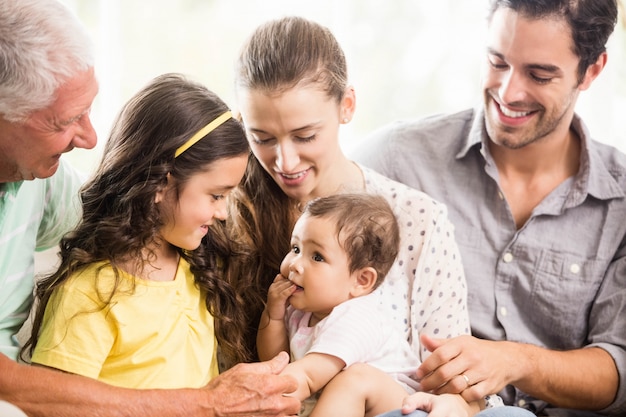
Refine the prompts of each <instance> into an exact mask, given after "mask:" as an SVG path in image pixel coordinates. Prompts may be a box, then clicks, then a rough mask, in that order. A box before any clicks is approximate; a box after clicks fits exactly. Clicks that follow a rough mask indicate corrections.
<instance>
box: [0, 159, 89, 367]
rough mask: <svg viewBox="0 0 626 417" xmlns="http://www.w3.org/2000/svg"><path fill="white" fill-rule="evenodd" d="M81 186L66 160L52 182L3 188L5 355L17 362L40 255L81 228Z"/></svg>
mask: <svg viewBox="0 0 626 417" xmlns="http://www.w3.org/2000/svg"><path fill="white" fill-rule="evenodd" d="M81 184H82V177H81V176H80V175H79V174H78V173H77V172H76V171H75V170H73V169H72V168H71V167H70V166H69V165H68V164H67V163H65V162H63V160H61V163H60V164H59V169H58V170H57V172H56V173H55V174H54V175H53V176H52V177H50V178H46V179H36V180H34V181H20V182H12V183H4V184H0V353H4V354H5V355H7V356H9V357H11V358H13V359H15V358H17V353H18V346H17V342H16V340H15V334H16V333H17V331H18V330H19V329H20V327H21V326H22V324H23V323H24V321H25V320H26V318H27V316H28V313H29V311H30V307H31V304H32V301H33V297H32V294H33V285H34V268H35V251H43V250H46V249H50V248H52V247H54V246H56V245H57V244H58V243H59V240H60V239H61V237H62V236H63V234H64V233H65V232H67V231H68V230H70V229H71V228H72V227H74V226H75V225H76V223H77V221H78V215H79V212H80V205H79V199H78V189H79V187H80V185H81Z"/></svg>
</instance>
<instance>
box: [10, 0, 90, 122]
mask: <svg viewBox="0 0 626 417" xmlns="http://www.w3.org/2000/svg"><path fill="white" fill-rule="evenodd" d="M93 66H94V52H93V45H92V43H91V39H90V37H89V34H88V33H87V30H86V29H85V27H84V26H83V25H82V23H81V22H80V21H79V20H78V18H77V17H76V16H75V15H74V14H73V13H72V12H71V11H70V10H69V9H68V8H67V7H65V6H64V5H63V4H62V3H60V2H59V1H57V0H0V115H2V117H3V118H4V119H5V120H7V121H9V122H22V121H24V120H25V119H26V118H27V117H28V116H29V115H30V114H31V113H33V112H35V111H37V110H40V109H43V108H45V107H47V106H49V105H50V104H51V103H52V102H53V101H54V99H55V96H54V94H55V91H56V90H57V88H59V86H60V85H62V84H63V83H64V82H65V81H67V80H68V79H70V78H72V77H74V76H75V75H77V74H79V73H80V72H84V71H87V70H88V69H89V68H91V67H93Z"/></svg>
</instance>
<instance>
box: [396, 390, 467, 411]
mask: <svg viewBox="0 0 626 417" xmlns="http://www.w3.org/2000/svg"><path fill="white" fill-rule="evenodd" d="M415 410H423V411H426V412H427V413H428V417H469V416H471V415H473V414H474V412H473V411H472V410H471V409H470V407H469V405H468V404H467V403H466V402H465V400H463V398H461V397H459V396H458V395H452V394H441V395H433V394H428V393H426V392H416V393H415V394H413V395H410V396H408V397H406V398H405V399H404V401H402V414H409V413H411V412H412V411H415Z"/></svg>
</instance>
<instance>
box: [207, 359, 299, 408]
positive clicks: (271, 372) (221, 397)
mask: <svg viewBox="0 0 626 417" xmlns="http://www.w3.org/2000/svg"><path fill="white" fill-rule="evenodd" d="M288 363H289V355H287V354H286V353H285V352H281V353H280V354H279V355H277V356H276V357H274V358H273V359H272V360H270V361H267V362H260V363H247V364H238V365H236V366H234V367H233V368H231V369H229V370H228V371H226V372H224V373H223V374H221V375H219V376H218V377H216V378H214V379H212V380H211V382H209V384H208V385H207V386H206V387H205V389H206V390H208V392H210V395H211V399H212V400H211V402H212V403H213V409H214V415H215V416H224V417H234V416H250V417H253V416H263V417H265V416H271V417H284V416H295V415H297V413H298V412H299V411H300V401H298V400H297V399H296V398H294V397H290V396H286V395H285V394H290V393H292V392H294V391H295V390H296V388H297V387H298V383H297V382H296V380H295V379H294V378H293V377H290V376H279V375H278V374H279V373H280V372H281V371H282V370H283V369H284V368H285V366H287V364H288Z"/></svg>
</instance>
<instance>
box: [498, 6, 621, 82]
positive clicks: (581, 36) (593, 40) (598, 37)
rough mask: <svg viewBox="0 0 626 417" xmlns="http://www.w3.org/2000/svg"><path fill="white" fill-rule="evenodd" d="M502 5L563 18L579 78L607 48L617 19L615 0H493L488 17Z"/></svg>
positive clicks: (532, 14)
mask: <svg viewBox="0 0 626 417" xmlns="http://www.w3.org/2000/svg"><path fill="white" fill-rule="evenodd" d="M504 7H506V8H509V9H511V10H514V11H515V12H517V13H519V14H521V15H522V16H524V17H526V18H530V19H542V18H557V19H564V20H565V22H566V23H567V24H568V26H569V28H570V29H571V32H572V40H573V43H574V45H573V47H574V51H573V52H574V53H575V54H576V55H577V56H578V57H579V58H580V62H579V63H578V82H581V81H582V80H583V78H584V76H585V73H586V72H587V68H589V66H590V65H592V64H593V63H595V62H596V61H597V60H598V57H599V56H600V55H601V54H602V53H603V52H605V51H606V43H607V41H608V39H609V36H611V33H613V29H615V24H616V23H617V1H616V0H492V2H491V7H490V11H489V19H491V17H492V16H493V14H494V13H495V12H496V11H497V10H498V9H501V8H504Z"/></svg>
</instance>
